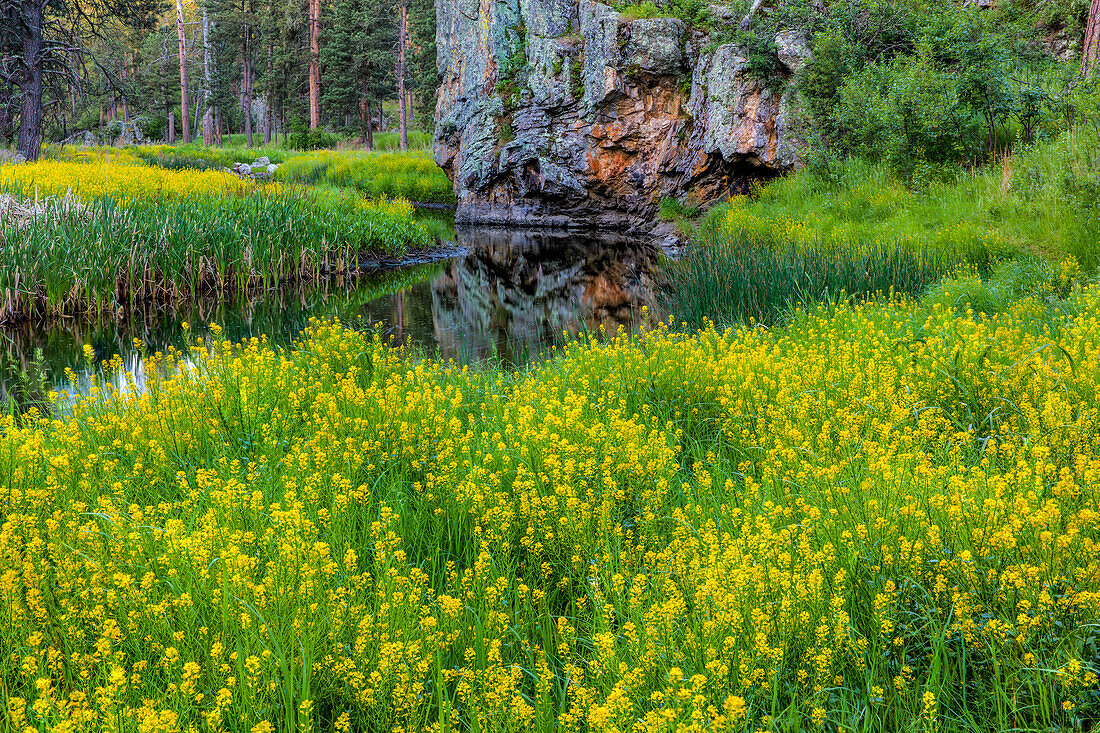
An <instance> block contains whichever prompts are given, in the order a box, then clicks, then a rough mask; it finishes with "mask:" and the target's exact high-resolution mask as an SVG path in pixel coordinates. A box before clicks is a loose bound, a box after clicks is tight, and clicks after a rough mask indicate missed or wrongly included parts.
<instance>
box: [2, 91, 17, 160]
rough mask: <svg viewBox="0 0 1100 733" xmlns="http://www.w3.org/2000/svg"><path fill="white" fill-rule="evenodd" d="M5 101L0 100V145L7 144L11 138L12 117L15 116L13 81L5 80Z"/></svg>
mask: <svg viewBox="0 0 1100 733" xmlns="http://www.w3.org/2000/svg"><path fill="white" fill-rule="evenodd" d="M0 88H2V89H3V92H4V95H3V100H4V101H3V102H0V145H4V146H6V145H7V144H8V142H9V141H10V140H11V123H12V117H14V116H15V114H14V112H13V110H12V101H13V95H12V85H11V82H3V86H2V87H0Z"/></svg>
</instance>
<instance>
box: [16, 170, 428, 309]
mask: <svg viewBox="0 0 1100 733" xmlns="http://www.w3.org/2000/svg"><path fill="white" fill-rule="evenodd" d="M197 175H199V176H202V175H205V174H197ZM441 232H442V228H441V227H440V226H437V225H436V224H435V223H434V222H418V221H415V220H414V219H413V210H412V206H411V205H410V204H409V203H408V202H407V201H400V200H398V201H384V202H376V203H369V202H365V201H363V200H362V199H360V198H358V197H357V196H354V195H350V194H348V195H343V194H340V193H338V192H322V191H317V190H314V189H294V188H281V187H280V188H272V189H267V190H261V191H256V192H254V193H253V194H252V195H250V196H217V195H215V196H205V197H200V198H192V197H189V196H188V197H176V198H164V197H160V198H156V197H150V196H148V195H146V196H145V197H135V198H131V199H128V200H122V199H120V198H116V197H114V196H106V197H98V198H92V199H89V200H87V201H85V203H84V204H83V205H82V206H80V207H72V206H65V205H63V204H62V203H61V202H60V201H54V202H52V203H51V204H49V205H47V206H46V207H45V208H44V209H43V210H41V211H38V212H37V213H35V214H34V215H32V216H30V217H23V218H21V219H20V220H19V221H18V223H16V222H15V221H14V220H13V221H0V294H2V298H0V322H6V321H16V320H22V319H34V318H42V317H54V316H74V315H84V316H86V315H102V314H108V315H109V314H113V313H116V312H117V311H118V310H119V309H128V308H132V307H133V306H134V304H135V303H137V302H140V301H153V302H165V301H172V300H178V299H181V298H192V297H198V296H200V295H203V294H209V293H218V294H220V295H223V296H224V295H228V294H237V293H241V292H244V291H247V290H249V289H251V288H257V287H262V288H271V287H275V286H277V285H279V284H282V283H286V282H293V281H304V280H313V279H318V278H323V277H330V276H333V275H337V274H340V275H346V274H351V273H354V272H355V271H356V270H357V269H358V267H359V262H360V258H361V257H363V256H364V255H388V256H394V255H400V254H402V253H403V252H405V251H406V250H407V249H410V248H411V249H424V248H428V247H431V246H433V245H435V244H436V243H437V237H438V236H439V235H440V233H441Z"/></svg>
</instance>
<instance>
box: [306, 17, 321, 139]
mask: <svg viewBox="0 0 1100 733" xmlns="http://www.w3.org/2000/svg"><path fill="white" fill-rule="evenodd" d="M320 21H321V2H320V0H309V127H310V129H317V128H318V127H320V126H321V45H320V39H319V36H320V28H319V27H318V26H319V25H320Z"/></svg>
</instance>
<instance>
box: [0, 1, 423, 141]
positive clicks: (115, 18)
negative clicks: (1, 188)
mask: <svg viewBox="0 0 1100 733" xmlns="http://www.w3.org/2000/svg"><path fill="white" fill-rule="evenodd" d="M0 11H2V12H0V146H8V145H12V144H16V143H18V145H17V147H18V149H19V151H20V152H21V153H23V154H24V155H25V156H26V157H28V158H33V157H35V156H34V155H33V154H32V153H33V151H32V150H31V147H33V145H32V143H31V140H30V138H35V137H37V138H38V140H40V141H62V140H71V141H74V142H91V141H93V140H94V141H95V142H107V143H110V142H117V141H121V142H140V141H142V140H143V139H150V140H153V141H162V140H163V141H168V142H188V141H190V140H203V141H204V142H205V143H206V144H212V143H217V142H220V141H222V140H224V136H225V135H227V134H230V133H234V134H240V135H243V136H245V138H246V142H247V144H248V145H252V144H257V145H258V144H261V143H265V144H266V143H269V142H272V141H276V142H282V143H283V144H285V145H287V146H288V147H295V148H298V149H309V148H316V147H331V146H332V145H333V144H334V143H335V141H336V136H335V135H334V134H333V133H337V132H339V133H342V134H343V135H344V136H350V137H354V138H357V139H359V140H361V141H363V142H364V143H370V142H371V140H370V138H371V137H372V133H373V132H376V131H379V130H385V129H389V130H395V129H397V128H399V127H412V128H414V129H415V128H420V129H423V128H425V127H430V124H431V116H432V112H433V107H434V92H435V84H436V69H435V63H436V62H435V9H434V6H433V4H432V0H334V1H333V2H327V1H326V2H320V0H168V1H167V2H165V1H164V0H89V1H84V2H70V1H69V0H0ZM34 24H38V25H39V31H38V32H34V29H33V28H29V26H32V25H34ZM28 40H29V41H30V42H31V43H32V44H33V45H35V46H37V48H35V49H31V50H30V51H29V52H28V49H27V43H28ZM28 59H33V63H29V62H28ZM181 59H182V63H181ZM36 77H37V78H36ZM36 95H37V96H38V97H39V98H40V103H39V104H38V105H37V106H38V107H39V109H40V110H41V112H40V114H41V118H40V120H35V119H34V108H35V106H36V104H35V99H34V97H35V96H36ZM402 101H403V102H404V104H401V102H402ZM246 110H250V111H251V114H246ZM406 115H407V119H406V120H404V121H405V122H406V123H407V124H406V125H402V124H401V123H402V122H403V120H402V118H403V117H405V116H406ZM36 126H37V127H38V133H39V134H38V135H34V134H33V133H34V132H35V130H33V129H31V130H28V129H27V128H34V127H36ZM28 133H30V134H28ZM292 136H293V137H292ZM23 138H28V139H26V140H24V139H23ZM34 145H36V143H35V144H34Z"/></svg>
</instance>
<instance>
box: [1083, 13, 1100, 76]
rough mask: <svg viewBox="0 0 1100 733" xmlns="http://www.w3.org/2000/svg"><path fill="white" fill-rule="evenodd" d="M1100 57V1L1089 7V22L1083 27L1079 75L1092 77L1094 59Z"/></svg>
mask: <svg viewBox="0 0 1100 733" xmlns="http://www.w3.org/2000/svg"><path fill="white" fill-rule="evenodd" d="M1098 55H1100V0H1092V4H1091V5H1090V6H1089V22H1088V25H1086V26H1085V43H1084V45H1083V46H1081V73H1082V74H1084V75H1085V76H1086V77H1092V72H1093V70H1094V69H1095V68H1096V58H1097V56H1098Z"/></svg>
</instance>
